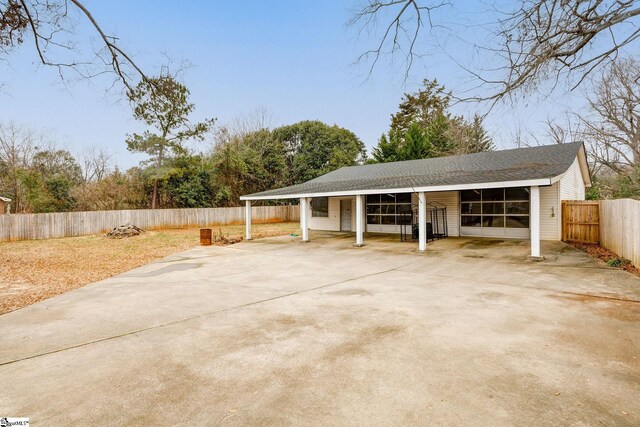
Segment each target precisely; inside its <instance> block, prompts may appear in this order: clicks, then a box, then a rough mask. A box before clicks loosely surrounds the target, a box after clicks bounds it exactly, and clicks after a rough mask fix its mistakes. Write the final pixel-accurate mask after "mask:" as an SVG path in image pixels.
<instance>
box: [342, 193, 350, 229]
mask: <svg viewBox="0 0 640 427" xmlns="http://www.w3.org/2000/svg"><path fill="white" fill-rule="evenodd" d="M340 231H351V200H340Z"/></svg>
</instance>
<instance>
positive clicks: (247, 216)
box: [244, 200, 251, 240]
mask: <svg viewBox="0 0 640 427" xmlns="http://www.w3.org/2000/svg"><path fill="white" fill-rule="evenodd" d="M244 224H245V235H246V236H245V238H246V239H247V240H251V200H247V201H246V202H244Z"/></svg>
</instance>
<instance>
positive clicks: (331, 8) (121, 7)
mask: <svg viewBox="0 0 640 427" xmlns="http://www.w3.org/2000/svg"><path fill="white" fill-rule="evenodd" d="M357 4H358V0H343V1H338V0H323V1H305V0H297V1H295V0H282V1H260V0H247V1H243V2H229V1H195V0H184V1H180V2H173V1H172V2H170V1H158V0H156V1H151V0H137V1H123V0H111V1H109V2H105V1H97V0H87V1H85V5H86V6H87V7H88V8H89V9H90V10H91V11H92V13H93V15H94V16H95V18H96V19H97V20H98V21H99V22H100V24H101V25H102V27H103V29H105V31H106V32H108V33H112V34H116V35H117V36H118V37H119V38H120V40H121V41H122V46H124V47H125V49H126V50H127V51H128V52H129V53H131V54H133V55H134V56H135V58H136V60H137V61H138V62H139V63H140V64H141V65H142V66H143V67H144V68H145V70H147V71H148V72H149V73H150V74H153V72H154V70H157V69H158V68H159V66H160V65H162V64H163V62H164V61H165V57H164V56H163V53H167V54H168V55H170V56H171V57H174V58H178V59H180V58H184V59H185V60H188V61H189V62H190V63H191V64H192V67H191V68H190V69H189V70H188V71H187V73H186V75H185V76H184V80H185V82H186V84H187V85H188V87H189V88H190V90H191V93H192V101H193V102H194V103H195V104H196V113H195V115H194V119H196V120H197V119H201V118H204V117H216V118H217V119H218V123H219V124H224V123H226V122H228V121H230V120H232V119H233V118H234V117H237V116H239V115H242V114H246V113H248V112H250V111H252V110H254V109H255V108H257V107H264V108H266V109H267V110H269V111H270V112H271V113H272V115H273V118H274V120H273V126H279V125H283V124H290V123H294V122H297V121H300V120H305V119H318V120H322V121H324V122H327V123H330V124H334V123H335V124H338V125H340V126H343V127H346V128H348V129H350V130H352V131H353V132H355V133H356V134H357V135H358V136H359V137H360V138H361V139H362V140H363V141H364V142H365V144H366V145H367V147H368V148H370V147H372V146H374V145H375V144H376V141H377V138H378V137H379V136H380V135H381V134H382V133H383V132H384V131H386V129H387V127H388V125H389V115H390V114H392V113H393V112H394V111H395V110H396V108H397V106H398V103H399V102H400V98H401V96H402V94H403V93H404V92H406V91H413V90H415V89H416V88H417V87H418V84H419V82H420V81H421V80H422V79H423V78H427V77H428V78H438V80H439V81H441V82H442V83H444V84H446V86H447V88H448V89H452V90H454V91H456V90H462V89H463V88H468V87H469V86H470V85H473V82H471V81H470V79H469V76H468V75H466V74H465V73H464V72H463V71H462V70H461V69H460V68H459V67H457V66H456V65H455V64H454V63H453V62H452V61H451V60H450V59H449V55H451V56H454V57H455V58H456V59H457V60H461V58H470V57H472V55H471V53H469V55H467V50H468V49H469V46H468V44H467V43H466V42H464V41H461V40H462V39H464V40H467V39H465V37H467V38H469V37H471V38H474V37H476V36H477V34H479V33H478V32H477V30H476V29H474V27H472V26H471V24H479V23H482V22H483V21H485V20H487V19H489V15H488V14H486V13H485V12H484V11H483V10H482V9H475V10H474V7H476V8H477V7H479V6H478V4H479V3H478V2H468V3H465V2H458V3H457V6H456V7H455V8H447V9H446V10H443V11H442V12H440V13H441V15H440V19H442V20H444V21H451V22H458V23H460V22H462V23H463V25H461V26H454V27H452V30H453V31H449V32H447V34H439V35H438V37H440V38H438V40H439V42H440V44H442V45H443V46H445V48H446V50H447V51H448V54H449V55H444V54H442V52H441V51H439V50H438V49H433V46H432V44H433V40H434V38H435V37H436V36H435V35H433V34H432V35H429V34H425V39H424V44H423V45H422V46H421V48H422V49H423V50H424V51H429V50H430V51H431V52H433V55H430V56H427V57H425V58H424V59H423V60H422V61H420V62H419V63H417V64H416V66H415V67H414V68H413V69H412V72H411V74H410V75H409V77H408V79H406V80H405V79H404V78H403V66H402V64H401V63H400V62H398V61H396V62H395V63H394V62H393V61H388V60H383V61H381V62H380V63H379V64H378V66H377V67H376V68H375V70H374V73H373V74H372V75H370V76H369V75H368V73H367V70H368V67H367V66H357V65H354V62H355V60H356V58H357V57H358V55H359V54H360V53H362V52H363V51H364V50H365V49H367V48H370V47H371V46H372V45H373V44H374V43H375V41H376V39H375V37H373V36H371V37H368V36H367V35H366V34H363V35H361V36H360V37H357V31H356V29H355V28H349V27H348V26H347V25H346V23H347V21H348V20H349V18H350V17H351V13H352V9H353V8H354V7H355V6H356V5H357ZM465 23H466V24H468V25H464V24H465ZM78 34H79V35H80V36H83V35H84V36H85V38H86V37H87V35H90V34H91V33H90V32H89V30H88V28H87V27H86V26H83V25H79V26H78ZM451 34H454V35H456V36H457V35H459V36H460V37H459V38H458V37H452V36H451ZM91 36H93V35H92V34H91ZM429 36H431V37H429ZM35 58H36V56H35V53H34V51H33V50H32V46H31V45H29V44H28V43H27V44H25V45H24V46H22V47H21V48H20V49H19V50H17V51H16V52H15V53H14V55H13V56H12V58H11V62H10V64H0V73H1V74H0V76H1V77H0V82H4V83H5V87H4V92H0V120H2V121H3V122H7V121H14V122H15V123H18V124H20V125H24V126H27V127H30V128H32V129H34V130H40V131H43V132H44V133H46V134H48V135H50V136H51V137H52V138H53V139H56V140H57V141H58V142H59V143H60V144H61V145H63V146H65V147H67V148H69V149H70V150H71V151H73V152H75V153H77V152H80V151H81V150H82V149H83V147H88V146H98V147H103V148H105V149H106V150H107V151H109V152H110V153H113V154H114V160H115V161H116V163H117V164H118V165H119V166H120V167H124V168H126V167H130V166H133V165H135V164H137V162H138V161H139V160H141V159H142V158H143V157H142V156H140V155H132V154H131V153H129V152H127V150H126V145H125V142H124V141H125V137H126V134H127V133H131V132H133V131H137V130H140V129H141V126H140V125H139V124H138V123H136V122H135V121H134V120H133V119H132V118H131V110H130V108H129V106H128V105H127V104H126V102H123V101H121V100H119V99H118V97H117V96H115V95H114V94H113V93H111V94H105V87H106V86H107V84H108V82H107V81H106V80H101V79H96V80H94V81H91V82H86V81H77V82H76V81H71V82H69V83H68V84H67V85H66V86H64V85H62V84H61V83H60V80H59V78H58V76H57V74H56V72H55V70H53V69H50V68H45V67H42V66H39V65H38V64H37V63H36V61H35ZM580 103H581V101H580V94H579V93H573V94H568V95H567V94H566V93H563V94H562V95H561V96H560V95H558V96H555V97H535V96H534V97H531V98H528V99H526V100H524V101H521V102H518V103H515V104H503V105H499V106H497V107H496V108H494V109H493V110H492V111H491V112H490V114H489V115H488V117H487V121H486V124H487V127H488V129H489V131H490V132H491V134H492V135H493V137H494V139H495V140H496V142H497V145H498V146H499V147H502V148H511V147H512V146H513V143H512V135H513V133H514V132H515V129H516V128H517V127H523V128H527V129H530V130H532V131H534V132H536V133H537V134H539V135H542V131H541V129H542V126H543V124H542V122H543V121H544V120H545V119H546V118H547V117H549V116H554V115H559V114H561V112H562V111H563V110H564V109H566V108H568V107H570V106H572V104H573V105H574V106H575V105H578V104H580ZM478 108H481V107H480V106H476V105H464V106H457V107H456V111H457V112H459V113H461V114H471V113H472V112H473V111H474V110H475V109H478Z"/></svg>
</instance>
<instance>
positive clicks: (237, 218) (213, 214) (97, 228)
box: [0, 205, 300, 241]
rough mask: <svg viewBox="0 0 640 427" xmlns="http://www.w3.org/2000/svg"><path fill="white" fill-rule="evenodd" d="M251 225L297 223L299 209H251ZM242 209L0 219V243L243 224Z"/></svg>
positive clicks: (98, 213)
mask: <svg viewBox="0 0 640 427" xmlns="http://www.w3.org/2000/svg"><path fill="white" fill-rule="evenodd" d="M251 216H252V222H253V223H256V224H258V223H267V222H285V221H299V220H300V207H299V206H292V205H286V206H254V207H252V208H251ZM243 223H244V207H231V208H194V209H136V210H122V211H91V212H59V213H44V214H13V215H0V241H6V240H28V239H50V238H56V237H70V236H83V235H89V234H98V233H105V232H107V231H109V230H111V229H112V228H113V227H116V226H118V225H123V224H133V225H136V226H138V227H141V228H143V229H154V228H156V229H159V228H181V227H204V226H215V225H227V224H243Z"/></svg>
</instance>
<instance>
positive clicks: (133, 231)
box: [105, 224, 144, 239]
mask: <svg viewBox="0 0 640 427" xmlns="http://www.w3.org/2000/svg"><path fill="white" fill-rule="evenodd" d="M141 233H144V230H143V229H142V228H140V227H136V226H135V225H131V224H125V225H121V226H119V227H114V229H113V230H111V231H110V232H108V233H107V234H106V235H105V236H106V237H108V238H110V239H124V238H126V237H133V236H138V235H139V234H141Z"/></svg>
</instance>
